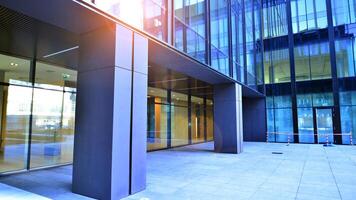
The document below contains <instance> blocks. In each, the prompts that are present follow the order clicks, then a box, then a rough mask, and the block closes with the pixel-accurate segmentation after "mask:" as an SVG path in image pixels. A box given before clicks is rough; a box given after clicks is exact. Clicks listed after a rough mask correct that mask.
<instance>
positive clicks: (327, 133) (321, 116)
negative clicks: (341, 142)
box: [316, 109, 334, 144]
mask: <svg viewBox="0 0 356 200" xmlns="http://www.w3.org/2000/svg"><path fill="white" fill-rule="evenodd" d="M332 115H333V114H332V109H316V127H317V134H318V143H326V142H328V143H329V144H330V143H333V141H334V134H333V117H332Z"/></svg>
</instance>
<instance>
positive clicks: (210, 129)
mask: <svg viewBox="0 0 356 200" xmlns="http://www.w3.org/2000/svg"><path fill="white" fill-rule="evenodd" d="M213 106H214V105H213V101H212V100H207V101H206V121H207V125H206V126H207V128H206V129H207V140H208V141H212V140H214V110H213V109H214V108H213Z"/></svg>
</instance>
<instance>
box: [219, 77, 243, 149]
mask: <svg viewBox="0 0 356 200" xmlns="http://www.w3.org/2000/svg"><path fill="white" fill-rule="evenodd" d="M242 145H243V128H242V90H241V86H240V85H239V84H237V83H231V84H222V85H215V86H214V150H215V152H219V153H235V154H236V153H241V152H242Z"/></svg>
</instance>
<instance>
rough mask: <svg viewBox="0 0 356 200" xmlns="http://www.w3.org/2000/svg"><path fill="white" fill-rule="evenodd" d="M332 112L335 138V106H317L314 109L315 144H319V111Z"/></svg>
mask: <svg viewBox="0 0 356 200" xmlns="http://www.w3.org/2000/svg"><path fill="white" fill-rule="evenodd" d="M323 109H324V110H331V113H332V120H333V121H332V122H333V136H334V137H335V107H334V106H317V107H313V126H314V144H319V142H318V141H319V140H318V125H317V116H316V111H317V110H323Z"/></svg>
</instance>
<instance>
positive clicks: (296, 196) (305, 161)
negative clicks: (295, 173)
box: [294, 146, 310, 200]
mask: <svg viewBox="0 0 356 200" xmlns="http://www.w3.org/2000/svg"><path fill="white" fill-rule="evenodd" d="M309 151H310V146H308V151H307V157H306V158H305V159H304V162H303V167H302V174H301V175H300V179H299V183H298V188H297V192H296V194H295V197H294V199H295V200H297V198H298V193H299V189H300V184H301V182H302V178H303V176H304V168H305V164H306V163H307V160H308V159H309V154H308V152H309Z"/></svg>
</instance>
